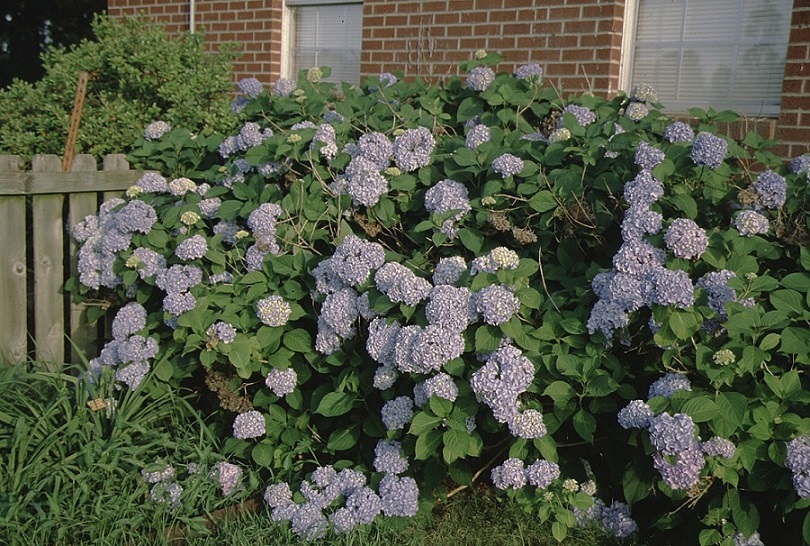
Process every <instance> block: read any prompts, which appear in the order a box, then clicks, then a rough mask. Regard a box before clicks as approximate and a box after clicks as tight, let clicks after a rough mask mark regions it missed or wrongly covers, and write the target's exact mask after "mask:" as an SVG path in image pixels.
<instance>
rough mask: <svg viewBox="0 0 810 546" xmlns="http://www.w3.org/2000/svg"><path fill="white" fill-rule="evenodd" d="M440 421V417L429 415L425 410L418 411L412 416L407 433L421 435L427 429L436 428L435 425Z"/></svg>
mask: <svg viewBox="0 0 810 546" xmlns="http://www.w3.org/2000/svg"><path fill="white" fill-rule="evenodd" d="M441 422H442V418H441V417H436V416H435V415H431V414H430V413H428V412H426V411H420V412H419V413H417V414H416V415H415V416H414V417H413V420H412V421H411V427H410V429H408V433H409V434H413V435H414V436H422V435H423V434H425V433H426V432H427V431H429V430H433V429H434V428H436V425H438V424H439V423H441Z"/></svg>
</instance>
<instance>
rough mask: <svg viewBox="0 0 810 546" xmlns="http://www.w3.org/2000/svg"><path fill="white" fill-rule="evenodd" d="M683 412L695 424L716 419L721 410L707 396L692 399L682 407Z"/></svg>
mask: <svg viewBox="0 0 810 546" xmlns="http://www.w3.org/2000/svg"><path fill="white" fill-rule="evenodd" d="M681 412H682V413H686V414H687V415H689V416H690V417H691V418H692V421H694V422H695V423H705V422H706V421H711V420H712V419H714V418H715V417H716V416H717V414H718V413H719V410H718V408H717V404H715V403H714V401H713V400H711V399H710V398H707V397H705V396H699V397H696V398H691V399H689V400H687V401H686V402H684V404H683V406H681Z"/></svg>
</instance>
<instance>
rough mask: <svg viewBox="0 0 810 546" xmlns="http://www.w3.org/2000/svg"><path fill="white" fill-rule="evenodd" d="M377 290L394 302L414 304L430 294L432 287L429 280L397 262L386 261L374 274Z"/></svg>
mask: <svg viewBox="0 0 810 546" xmlns="http://www.w3.org/2000/svg"><path fill="white" fill-rule="evenodd" d="M374 283H375V285H376V287H377V290H379V291H380V292H382V293H383V294H385V295H386V296H388V298H389V299H390V300H391V301H393V302H395V303H404V304H405V305H411V306H413V305H416V304H418V303H419V302H420V301H422V300H424V299H426V298H427V297H428V296H429V295H430V291H431V289H432V288H433V287H432V286H431V284H430V281H428V280H426V279H423V278H421V277H417V276H416V274H415V273H414V272H413V271H411V270H410V269H408V268H407V267H405V266H404V265H402V264H400V263H397V262H388V263H386V264H385V265H383V266H382V267H380V268H379V269H378V270H377V273H375V275H374Z"/></svg>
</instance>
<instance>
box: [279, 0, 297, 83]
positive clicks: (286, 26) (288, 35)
mask: <svg viewBox="0 0 810 546" xmlns="http://www.w3.org/2000/svg"><path fill="white" fill-rule="evenodd" d="M291 1H292V0H286V1H285V2H284V6H282V8H281V67H280V69H279V72H280V73H281V77H282V78H292V79H295V75H293V76H290V70H291V65H292V63H291V62H290V49H291V48H290V44H292V40H294V39H295V36H294V35H293V28H292V27H293V19H292V10H291V9H290V6H289V4H290V2H291Z"/></svg>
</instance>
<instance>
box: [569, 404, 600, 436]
mask: <svg viewBox="0 0 810 546" xmlns="http://www.w3.org/2000/svg"><path fill="white" fill-rule="evenodd" d="M573 424H574V430H576V431H577V434H579V435H580V436H581V437H582V439H583V440H585V441H587V442H593V432H594V431H595V430H596V418H595V417H594V416H593V415H591V414H590V413H588V412H587V411H585V410H583V409H580V410H579V411H578V412H576V413H575V414H574V419H573Z"/></svg>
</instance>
